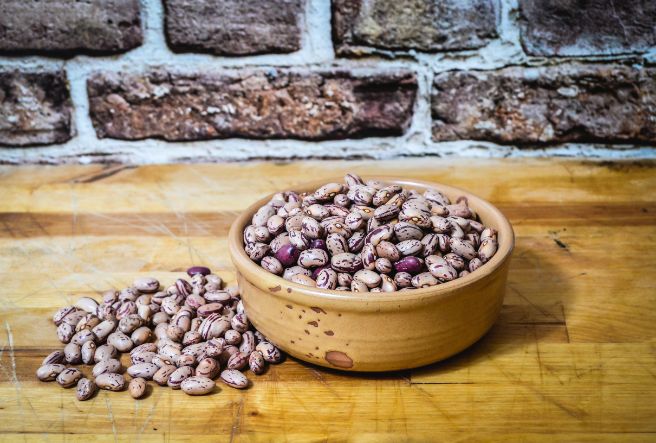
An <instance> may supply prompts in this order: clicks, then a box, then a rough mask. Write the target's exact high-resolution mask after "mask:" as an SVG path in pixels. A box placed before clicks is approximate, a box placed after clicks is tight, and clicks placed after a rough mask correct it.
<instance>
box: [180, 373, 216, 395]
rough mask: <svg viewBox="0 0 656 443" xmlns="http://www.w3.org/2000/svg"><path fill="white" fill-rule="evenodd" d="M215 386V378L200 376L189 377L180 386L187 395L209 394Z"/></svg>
mask: <svg viewBox="0 0 656 443" xmlns="http://www.w3.org/2000/svg"><path fill="white" fill-rule="evenodd" d="M214 386H216V383H215V382H214V380H211V379H209V378H206V377H200V376H194V377H189V378H187V379H185V380H184V381H182V383H181V384H180V388H181V389H182V391H183V392H184V393H185V394H187V395H205V394H209V393H210V392H212V390H213V389H214Z"/></svg>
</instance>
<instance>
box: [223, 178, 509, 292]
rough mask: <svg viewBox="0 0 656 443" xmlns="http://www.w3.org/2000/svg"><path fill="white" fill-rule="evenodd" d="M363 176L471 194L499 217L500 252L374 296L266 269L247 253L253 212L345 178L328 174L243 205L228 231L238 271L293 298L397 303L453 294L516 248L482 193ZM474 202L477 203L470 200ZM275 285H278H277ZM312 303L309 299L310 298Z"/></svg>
mask: <svg viewBox="0 0 656 443" xmlns="http://www.w3.org/2000/svg"><path fill="white" fill-rule="evenodd" d="M361 177H362V178H363V179H364V180H379V181H383V182H387V183H394V184H399V185H402V186H406V187H409V188H413V187H425V188H435V189H437V190H439V191H443V190H446V191H447V193H448V194H460V195H464V196H466V197H467V198H468V200H469V203H470V205H471V207H473V208H474V209H475V210H477V212H478V210H479V208H480V207H485V208H486V210H487V211H488V212H491V213H492V214H493V215H494V216H495V217H496V218H497V219H498V221H499V226H498V229H497V232H498V239H499V246H498V249H497V252H496V253H495V254H494V256H493V257H492V259H490V261H488V262H487V263H485V264H484V265H483V266H481V267H480V268H479V269H477V270H476V271H474V272H472V273H470V274H468V275H466V276H464V277H460V278H457V279H455V280H452V281H450V282H446V283H441V284H439V285H435V286H430V287H428V288H420V289H414V290H411V291H394V292H377V293H375V296H372V295H371V294H370V293H367V292H352V291H337V290H334V289H322V288H317V287H311V286H305V285H301V284H298V283H294V282H292V281H289V280H285V279H284V278H282V277H281V276H279V275H275V274H272V273H270V272H268V271H266V270H265V269H263V268H262V267H261V266H260V265H259V264H257V263H255V262H254V261H253V260H251V259H250V257H249V256H248V255H247V254H246V251H245V250H244V240H243V237H244V236H243V230H244V228H245V227H246V226H247V225H248V224H250V220H251V218H252V216H253V214H254V213H255V212H256V211H257V210H258V209H259V208H260V207H262V206H264V205H265V204H266V203H268V202H269V201H270V200H271V197H272V196H273V195H274V194H277V193H279V192H287V191H295V192H306V190H314V189H317V188H319V187H320V186H322V185H324V184H326V183H332V182H337V183H342V182H343V179H342V178H334V177H331V178H328V179H324V180H317V181H310V182H303V183H299V184H298V185H294V186H292V187H289V188H286V189H284V190H279V191H276V192H272V193H271V194H268V195H267V196H265V197H263V198H261V199H259V200H258V201H256V202H254V203H253V204H251V205H250V206H248V207H247V208H246V209H244V210H243V211H242V212H241V214H240V215H239V216H238V217H237V219H236V220H235V221H234V222H233V223H232V225H231V226H230V231H229V233H228V246H229V250H230V256H231V258H232V261H233V264H234V266H235V268H236V270H237V272H238V273H240V274H242V275H244V276H245V277H246V278H247V280H248V281H249V282H250V283H251V284H253V285H254V286H256V287H258V288H260V289H262V290H263V291H266V292H271V287H268V286H270V285H269V284H263V285H260V284H259V283H260V282H264V281H265V280H267V279H273V280H274V281H277V282H278V283H279V285H280V287H281V288H282V285H284V286H286V287H288V288H294V290H293V291H279V292H276V293H275V295H276V296H279V297H281V298H285V299H287V300H291V301H298V300H299V297H301V298H303V297H312V300H313V302H312V303H316V300H323V301H349V302H351V303H356V302H361V303H365V304H367V305H373V304H379V303H383V304H386V303H398V302H401V301H425V299H429V298H430V299H434V298H447V297H449V296H451V295H454V294H456V293H457V292H458V291H457V290H458V289H462V288H464V287H468V286H471V285H473V284H475V283H477V282H480V281H481V280H483V279H485V278H486V277H488V276H490V275H491V274H494V273H495V272H496V271H497V270H498V269H499V268H501V267H502V266H503V265H504V264H505V262H506V261H507V260H509V258H510V255H511V253H512V251H513V249H514V245H515V233H514V231H513V228H512V225H511V224H510V222H509V221H508V219H507V218H506V216H505V215H503V213H502V212H501V211H500V210H499V209H498V208H497V207H496V206H494V205H493V204H492V203H490V202H488V201H487V200H485V199H484V198H482V197H479V196H478V195H476V194H473V193H471V192H469V191H466V190H464V189H462V188H459V187H455V186H450V185H445V184H443V183H439V182H429V181H424V180H414V179H405V178H398V177H394V176H384V175H383V176H371V175H362V176H361ZM472 201H473V202H475V203H474V204H471V203H472ZM257 274H260V276H261V278H257ZM274 287H275V286H274ZM308 303H309V302H308Z"/></svg>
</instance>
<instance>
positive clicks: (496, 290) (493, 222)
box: [229, 177, 514, 371]
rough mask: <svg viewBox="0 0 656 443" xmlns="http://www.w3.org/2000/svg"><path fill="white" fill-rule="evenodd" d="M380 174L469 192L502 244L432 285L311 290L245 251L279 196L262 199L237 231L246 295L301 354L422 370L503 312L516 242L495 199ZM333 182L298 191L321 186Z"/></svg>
mask: <svg viewBox="0 0 656 443" xmlns="http://www.w3.org/2000/svg"><path fill="white" fill-rule="evenodd" d="M378 179H380V180H384V181H386V182H390V183H397V184H400V185H403V186H404V187H406V188H408V189H416V190H418V191H424V190H425V189H428V188H434V189H438V190H440V191H442V192H443V193H444V194H446V195H447V196H448V197H449V198H450V199H451V200H455V198H456V197H458V196H461V195H465V196H467V198H468V199H469V206H471V207H472V208H474V209H475V210H476V212H477V213H478V214H479V216H480V218H481V221H482V222H483V223H484V224H485V225H486V226H491V227H493V228H495V229H496V230H497V231H498V232H499V234H498V235H499V249H498V251H497V253H496V254H495V255H494V257H493V258H492V259H491V260H490V261H489V262H488V263H486V264H485V265H483V266H482V267H481V268H479V269H478V270H476V272H473V273H471V274H469V275H467V276H465V277H463V278H459V279H456V280H454V281H451V282H448V283H444V284H441V285H437V286H433V287H430V288H424V289H417V290H413V291H402V292H393V293H371V294H368V293H352V292H341V291H331V290H326V289H318V288H310V287H307V286H302V285H298V284H295V283H292V282H289V281H287V280H284V279H283V278H282V277H278V276H276V275H273V274H271V273H269V272H267V271H265V270H264V269H262V268H261V267H260V266H259V265H258V264H256V263H254V262H253V261H251V259H250V258H249V257H248V256H247V255H246V253H245V252H244V244H243V234H242V233H243V230H244V228H245V227H246V226H247V225H249V224H250V220H251V218H252V216H253V214H254V213H255V211H257V209H258V208H260V207H261V206H262V205H264V204H266V203H267V202H268V201H269V200H270V199H271V196H269V197H266V198H264V199H262V200H260V201H258V202H256V203H254V204H253V205H252V206H250V207H249V208H248V209H246V210H245V211H244V212H243V213H242V214H241V216H239V218H238V219H237V220H236V221H235V222H234V223H233V225H232V227H231V229H230V234H229V243H230V254H231V256H232V261H233V262H234V264H235V267H236V268H237V280H238V282H239V286H240V288H241V294H242V299H243V301H244V304H245V307H246V311H247V312H248V316H249V319H250V320H251V321H252V322H253V324H254V325H255V327H257V329H258V330H260V331H261V332H262V333H263V334H264V335H265V336H267V337H268V338H269V339H270V340H271V341H272V342H273V343H275V344H276V345H278V346H279V347H280V348H281V349H283V350H284V351H285V352H287V353H288V354H290V355H292V356H294V357H296V358H299V359H301V360H305V361H307V362H310V363H314V364H317V365H321V366H326V367H330V368H337V369H342V370H348V371H390V370H398V369H407V368H414V367H418V366H422V365H426V364H429V363H433V362H436V361H438V360H442V359H445V358H447V357H449V356H451V355H453V354H456V353H458V352H460V351H462V350H463V349H465V348H467V347H468V346H470V345H471V344H473V343H474V342H476V341H477V340H478V339H479V338H481V336H482V335H483V334H485V332H487V330H488V329H490V327H491V326H492V324H493V323H494V321H495V320H496V318H497V316H498V314H499V310H500V308H501V304H502V302H503V296H504V291H505V284H506V277H507V275H508V265H509V263H510V255H511V252H512V250H513V245H514V233H513V230H512V227H511V226H510V223H509V222H508V220H507V219H506V217H504V215H503V214H501V212H499V210H498V209H497V208H495V207H494V206H492V205H491V204H490V203H488V202H487V201H485V200H483V199H481V198H479V197H476V196H475V195H472V194H470V193H469V192H466V191H463V190H461V189H458V188H453V187H450V186H446V185H442V184H439V183H427V182H418V181H407V180H400V179H393V178H385V177H382V178H380V177H379V178H378ZM334 181H336V182H339V181H340V180H334ZM327 182H328V181H322V182H321V183H309V184H306V185H303V186H299V187H297V188H295V189H294V190H295V191H297V192H305V191H314V190H315V189H317V188H318V187H319V186H321V185H322V184H324V183H327Z"/></svg>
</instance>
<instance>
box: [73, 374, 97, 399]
mask: <svg viewBox="0 0 656 443" xmlns="http://www.w3.org/2000/svg"><path fill="white" fill-rule="evenodd" d="M97 390H98V386H96V383H95V382H94V381H93V380H89V379H88V378H81V379H80V380H79V381H78V382H77V391H76V393H75V395H76V397H77V399H78V400H79V401H86V400H89V399H90V398H91V397H93V395H94V394H95V393H96V391H97Z"/></svg>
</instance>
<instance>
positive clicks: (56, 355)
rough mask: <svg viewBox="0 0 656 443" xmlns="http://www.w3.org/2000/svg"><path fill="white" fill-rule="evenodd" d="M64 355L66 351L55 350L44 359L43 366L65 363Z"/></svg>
mask: <svg viewBox="0 0 656 443" xmlns="http://www.w3.org/2000/svg"><path fill="white" fill-rule="evenodd" d="M64 357H65V354H64V351H53V352H51V353H50V354H48V356H47V357H46V358H44V359H43V361H42V362H41V366H45V365H52V364H59V363H63V362H64Z"/></svg>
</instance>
